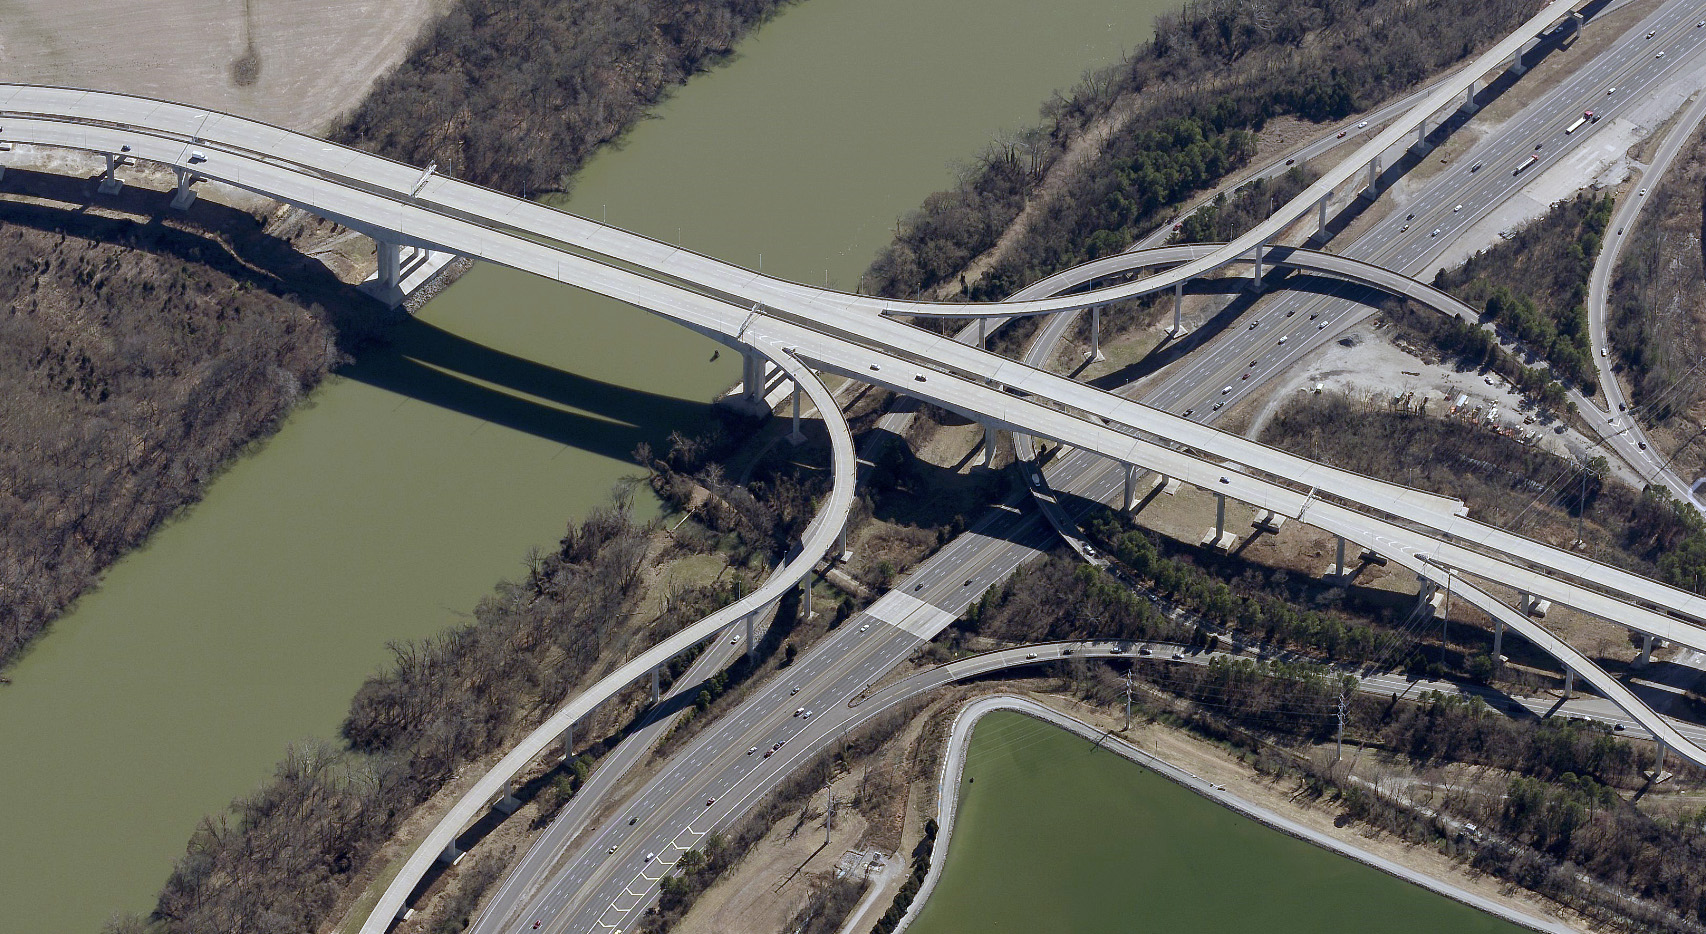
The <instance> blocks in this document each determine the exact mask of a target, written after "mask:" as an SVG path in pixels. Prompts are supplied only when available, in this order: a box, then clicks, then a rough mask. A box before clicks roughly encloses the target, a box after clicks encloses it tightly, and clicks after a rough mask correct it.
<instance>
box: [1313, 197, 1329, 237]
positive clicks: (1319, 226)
mask: <svg viewBox="0 0 1706 934" xmlns="http://www.w3.org/2000/svg"><path fill="white" fill-rule="evenodd" d="M1330 197H1332V196H1331V195H1322V196H1321V200H1320V201H1317V202H1315V236H1317V237H1323V238H1324V237H1326V236H1327V199H1328V198H1330Z"/></svg>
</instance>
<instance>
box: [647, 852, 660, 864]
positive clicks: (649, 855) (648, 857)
mask: <svg viewBox="0 0 1706 934" xmlns="http://www.w3.org/2000/svg"><path fill="white" fill-rule="evenodd" d="M657 858H658V855H657V854H656V853H647V854H646V862H648V863H649V862H651V861H652V860H654V859H657Z"/></svg>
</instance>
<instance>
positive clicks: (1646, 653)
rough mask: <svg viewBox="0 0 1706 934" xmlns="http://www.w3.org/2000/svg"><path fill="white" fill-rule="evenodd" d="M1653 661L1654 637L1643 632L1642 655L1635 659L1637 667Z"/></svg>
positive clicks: (1643, 666)
mask: <svg viewBox="0 0 1706 934" xmlns="http://www.w3.org/2000/svg"><path fill="white" fill-rule="evenodd" d="M1652 663H1653V637H1652V636H1650V635H1647V634H1646V633H1642V634H1641V657H1640V658H1637V659H1635V667H1637V668H1645V667H1646V666H1648V665H1650V664H1652Z"/></svg>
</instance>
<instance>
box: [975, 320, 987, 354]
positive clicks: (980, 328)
mask: <svg viewBox="0 0 1706 934" xmlns="http://www.w3.org/2000/svg"><path fill="white" fill-rule="evenodd" d="M977 349H978V350H988V349H989V319H988V318H979V319H977Z"/></svg>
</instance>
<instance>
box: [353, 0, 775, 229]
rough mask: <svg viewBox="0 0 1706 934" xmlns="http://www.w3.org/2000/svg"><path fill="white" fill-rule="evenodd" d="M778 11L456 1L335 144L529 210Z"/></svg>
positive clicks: (717, 5)
mask: <svg viewBox="0 0 1706 934" xmlns="http://www.w3.org/2000/svg"><path fill="white" fill-rule="evenodd" d="M784 2H785V0H698V2H694V3H631V2H627V0H460V2H458V3H456V4H454V5H453V6H451V8H450V10H449V12H448V13H446V14H445V15H444V17H443V18H441V19H439V20H438V21H437V22H435V23H433V24H432V25H431V26H430V27H428V28H427V29H426V30H424V31H423V32H422V34H421V37H420V39H419V40H418V41H417V42H416V43H415V47H414V48H413V49H412V50H411V51H410V52H409V55H408V57H407V58H405V59H404V60H403V61H402V63H400V64H399V65H398V66H397V67H396V68H395V69H394V70H393V71H392V72H391V73H390V74H387V75H386V76H385V77H383V78H381V79H380V80H379V82H378V83H377V84H375V85H374V87H373V90H372V91H370V92H369V93H368V95H367V97H366V98H365V99H364V100H363V101H362V102H361V104H360V106H358V107H357V108H356V110H355V112H354V113H352V114H350V115H349V117H347V118H346V119H345V120H344V122H343V124H342V125H341V126H340V127H338V128H337V129H336V130H335V131H334V132H333V133H332V138H333V139H335V140H336V141H338V142H340V143H345V144H347V145H350V146H354V147H357V148H360V149H364V150H367V151H369V152H375V153H379V154H381V155H385V156H389V157H391V158H393V159H398V160H401V161H403V162H408V163H411V164H414V165H423V166H424V165H426V164H428V163H432V162H436V163H437V164H438V166H439V170H440V171H442V172H444V173H445V174H447V175H455V176H457V177H459V178H463V179H466V180H468V181H471V182H475V183H478V184H481V185H485V186H487V187H490V188H496V189H498V190H500V191H505V192H508V193H510V194H513V195H518V196H520V197H523V198H533V197H537V196H539V195H541V194H545V193H548V192H552V191H558V190H563V189H565V188H566V186H567V185H568V178H569V176H570V175H572V174H573V173H574V172H575V170H577V169H579V168H580V166H581V164H582V163H584V162H585V161H586V159H587V157H588V156H590V155H591V154H592V153H593V151H594V150H596V149H597V148H598V147H599V146H600V145H602V144H604V143H606V142H609V141H610V140H613V139H615V138H617V137H618V136H620V135H621V134H622V133H623V132H624V131H626V130H627V129H628V128H629V127H630V126H632V125H633V124H634V122H635V121H637V120H638V119H639V118H640V115H641V114H642V113H643V112H644V110H645V108H647V107H649V106H651V105H652V104H655V103H657V101H658V100H659V99H661V98H662V97H663V96H664V95H665V94H667V93H668V92H669V90H670V89H671V88H673V87H675V86H676V85H679V84H681V83H682V82H684V81H685V80H686V79H687V78H688V76H690V75H692V74H693V73H694V72H696V71H699V70H701V69H703V68H705V67H708V66H709V65H711V64H712V63H714V62H716V61H717V60H719V59H720V58H722V57H724V56H726V55H728V54H729V53H730V51H732V50H733V48H734V45H735V43H736V42H737V41H738V40H739V39H740V38H741V37H742V36H744V35H746V34H747V33H748V32H749V31H751V29H752V28H753V27H754V26H755V25H757V24H758V23H760V22H762V21H763V20H764V19H765V18H766V17H768V16H769V15H771V14H772V13H774V12H775V11H776V10H777V9H779V8H780V7H781V6H782V5H783V3H784Z"/></svg>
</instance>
